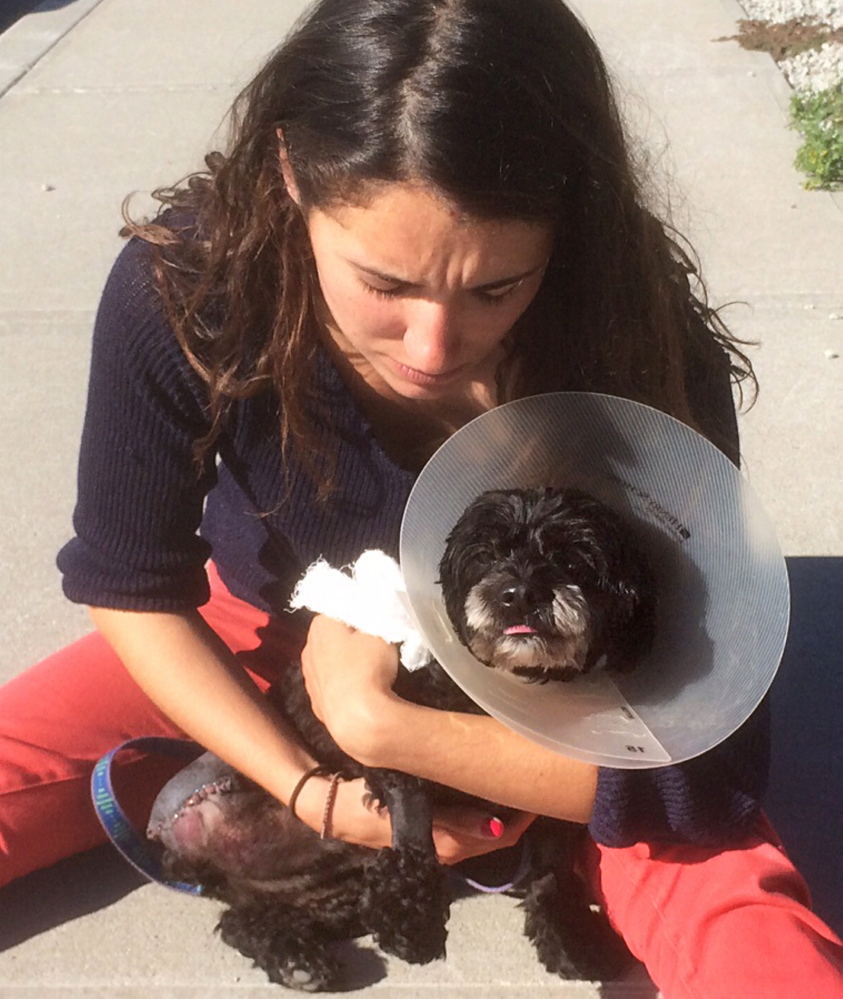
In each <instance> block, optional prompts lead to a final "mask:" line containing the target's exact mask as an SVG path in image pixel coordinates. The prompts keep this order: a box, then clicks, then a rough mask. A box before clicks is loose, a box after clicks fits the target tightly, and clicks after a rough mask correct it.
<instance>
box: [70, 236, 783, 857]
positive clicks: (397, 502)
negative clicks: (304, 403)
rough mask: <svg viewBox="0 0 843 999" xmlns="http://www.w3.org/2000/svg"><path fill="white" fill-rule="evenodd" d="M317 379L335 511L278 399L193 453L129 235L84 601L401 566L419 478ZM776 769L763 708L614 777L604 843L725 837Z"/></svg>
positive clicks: (111, 320)
mask: <svg viewBox="0 0 843 999" xmlns="http://www.w3.org/2000/svg"><path fill="white" fill-rule="evenodd" d="M316 383H317V384H316V388H317V391H318V393H319V395H320V397H321V400H322V402H323V403H324V404H326V406H323V407H322V408H323V409H325V411H326V412H328V413H329V415H330V419H329V420H327V421H326V420H323V421H322V422H321V423H319V424H317V428H318V432H319V433H320V434H321V435H323V437H324V440H325V443H326V444H328V445H329V446H330V445H336V453H337V456H338V457H337V465H336V471H335V478H336V486H337V488H336V490H335V492H334V493H333V495H332V496H331V497H330V498H329V500H328V501H327V502H324V503H320V502H317V500H316V491H315V487H314V485H313V483H312V481H311V478H310V476H309V475H308V474H307V472H306V471H305V469H304V468H303V467H302V466H301V465H300V464H299V463H298V462H297V461H296V458H295V455H291V456H289V457H288V459H287V460H286V461H285V462H284V463H282V460H281V447H280V440H279V435H278V400H277V398H276V397H275V396H274V395H273V394H272V393H270V392H266V393H265V394H263V395H261V396H258V397H256V398H253V399H249V400H244V401H241V402H238V403H236V404H235V406H234V408H233V410H232V412H231V416H230V419H228V421H227V423H226V426H225V428H224V431H223V433H222V435H221V437H220V438H219V440H218V442H217V447H216V453H215V454H211V455H209V456H208V459H207V460H206V462H205V465H204V468H203V469H201V471H198V470H197V468H196V465H195V463H194V459H193V445H194V442H195V441H196V439H197V438H198V437H200V436H201V435H203V434H204V433H206V432H207V430H208V415H207V413H208V405H207V390H206V387H205V385H204V383H203V381H202V380H201V378H200V377H199V376H198V375H197V373H196V372H195V371H194V370H193V369H192V368H191V366H190V364H189V363H188V361H187V360H186V358H185V356H184V354H183V353H182V351H181V349H180V347H179V346H178V344H177V342H176V339H175V336H174V334H173V331H172V328H171V327H170V325H169V323H168V321H167V319H166V317H165V315H164V311H163V307H162V303H161V301H160V298H159V295H158V293H157V291H156V288H155V284H154V279H153V275H152V266H151V251H150V248H149V246H148V245H147V244H145V243H143V242H141V241H139V240H132V241H131V242H130V243H128V244H127V246H126V247H125V248H124V250H123V252H122V253H121V254H120V256H119V258H118V260H117V262H116V264H115V266H114V268H113V270H112V273H111V275H110V277H109V280H108V282H107V285H106V288H105V291H104V293H103V297H102V301H101V303H100V307H99V311H98V314H97V321H96V326H95V330H94V341H93V354H92V361H91V376H90V387H89V395H88V406H87V412H86V417H85V425H84V431H83V436H82V445H81V453H80V462H79V492H78V500H77V505H76V510H75V513H74V529H75V532H76V537H75V538H74V539H73V540H72V541H70V542H69V543H68V544H67V545H66V546H65V547H64V548H63V549H62V551H61V552H60V553H59V558H58V564H59V568H60V569H61V571H62V573H63V574H64V590H65V593H66V595H67V596H68V597H69V599H71V600H73V601H76V602H80V603H85V604H92V605H97V606H102V607H114V608H121V609H126V610H148V611H152V610H157V611H183V610H187V609H192V608H195V607H197V606H201V605H202V604H203V603H205V602H206V601H207V599H208V596H209V590H208V581H207V576H206V573H205V563H206V561H207V560H208V558H209V557H211V556H212V557H213V560H214V562H215V563H216V565H217V567H218V569H219V572H220V575H221V577H222V579H223V580H224V582H225V583H226V585H227V586H228V588H229V589H230V590H231V592H232V593H234V594H235V596H238V597H240V598H242V599H244V600H246V601H248V602H250V603H252V604H253V605H255V606H257V607H260V608H262V609H264V610H267V611H269V612H271V613H280V612H281V611H282V610H283V608H284V607H285V606H286V604H287V601H288V599H289V595H290V593H291V590H292V587H293V585H294V584H295V582H296V581H297V580H298V579H299V578H300V576H301V575H302V573H303V572H304V570H305V569H306V568H307V566H308V565H310V564H311V563H312V562H314V561H315V560H316V559H317V558H320V557H321V558H325V559H327V561H328V562H329V563H330V564H332V565H345V564H347V563H349V562H352V561H354V560H355V559H356V558H357V557H358V556H359V555H360V553H361V552H362V551H364V550H366V549H368V548H381V549H383V550H385V551H387V552H389V553H390V554H392V555H394V556H396V557H397V554H398V538H399V530H400V524H401V516H402V513H403V510H404V506H405V503H406V501H407V497H408V495H409V492H410V489H411V487H412V485H413V481H414V477H415V475H414V473H413V472H410V471H408V470H406V469H403V468H401V467H399V466H398V465H396V464H395V462H394V461H393V460H392V459H391V458H390V457H388V456H387V454H386V453H385V452H384V451H383V449H382V448H381V446H380V445H379V444H378V441H377V440H376V438H375V437H374V435H373V433H372V430H371V428H370V427H369V425H368V424H367V422H366V420H365V419H364V417H363V416H362V414H361V412H360V411H359V409H358V408H357V406H356V404H355V402H354V399H353V397H352V396H351V394H350V393H349V392H348V390H347V389H346V387H345V385H344V383H343V382H342V380H341V378H340V376H339V373H338V372H337V370H336V369H335V367H334V366H333V364H332V362H331V361H330V359H329V358H328V356H327V354H323V356H321V358H320V360H319V364H318V371H317V379H316ZM688 384H689V390H690V391H691V394H692V402H694V394H696V396H697V405H698V407H699V410H700V416H699V419H700V422H701V424H702V425H703V426H704V427H705V426H706V419H708V426H709V427H711V428H712V433H713V434H717V435H720V436H721V437H722V434H723V428H724V426H725V427H726V429H727V431H728V436H729V438H730V439H731V441H732V442H733V448H732V450H733V452H736V450H737V438H736V427H735V426H734V408H733V405H732V402H731V393H730V389H729V383H728V372H727V369H726V367H725V366H724V365H720V368H719V370H715V369H714V368H711V366H710V365H708V366H705V367H702V366H701V367H700V368H699V370H696V371H693V372H690V373H689V380H688ZM586 387H587V386H586ZM285 466H286V467H285ZM766 768H767V719H766V711H765V709H764V708H763V707H762V709H760V710H759V712H757V713H756V715H755V716H754V717H753V718H752V719H751V720H750V721H749V722H748V723H747V724H746V725H745V726H743V728H742V729H741V730H739V731H738V732H737V733H735V735H733V736H732V737H731V738H730V739H728V740H727V741H726V742H725V743H723V744H721V745H720V746H718V747H717V748H715V749H713V750H711V751H710V752H708V753H706V754H705V755H704V756H702V757H700V758H698V759H696V760H692V761H690V762H687V763H684V764H679V765H676V766H669V767H660V768H656V769H653V770H643V771H625V770H614V769H608V768H601V770H600V775H599V780H598V791H597V802H596V806H595V810H594V814H593V818H592V822H591V826H590V828H591V832H592V835H593V836H594V837H595V839H597V840H598V841H599V842H602V843H604V844H606V845H609V846H621V845H629V844H631V843H633V842H638V841H642V840H651V841H652V840H660V841H684V842H697V843H718V844H723V845H727V844H728V843H729V842H731V841H734V840H736V839H738V838H740V837H741V836H742V835H743V834H744V833H745V831H746V829H747V827H748V825H749V824H750V823H751V821H752V819H753V818H754V816H755V815H756V813H757V811H758V808H759V799H760V796H761V794H762V791H763V787H764V784H765V779H766Z"/></svg>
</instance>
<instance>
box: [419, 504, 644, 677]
mask: <svg viewBox="0 0 843 999" xmlns="http://www.w3.org/2000/svg"><path fill="white" fill-rule="evenodd" d="M629 535H630V531H629V528H628V527H627V525H626V524H625V522H624V521H623V520H622V518H621V517H620V516H619V515H618V514H616V513H615V512H614V511H612V510H611V509H609V508H608V507H606V506H605V505H604V504H602V503H600V502H598V501H597V500H595V499H594V498H592V497H591V496H588V495H586V494H585V493H582V492H579V491H577V490H572V489H568V490H551V489H534V490H495V491H491V492H487V493H483V494H482V495H481V496H480V497H478V498H477V499H476V500H475V501H474V502H473V503H472V504H471V505H470V506H469V507H468V508H467V509H466V511H465V512H464V513H463V515H462V517H461V518H460V519H459V521H458V522H457V524H456V526H455V527H454V529H453V531H452V532H451V534H450V535H449V536H448V539H447V543H446V549H445V554H444V555H443V557H442V561H441V562H440V565H439V573H440V582H441V584H442V591H443V595H444V599H445V607H446V610H447V612H448V616H449V617H450V619H451V623H452V625H453V626H454V629H455V630H456V632H457V635H458V637H459V638H460V640H461V641H462V642H463V644H464V645H466V646H467V647H468V648H469V649H470V650H471V652H472V654H473V655H474V656H475V658H477V659H478V660H479V661H480V662H481V663H484V664H485V665H487V666H490V667H493V668H495V669H501V670H509V671H510V672H512V673H515V674H516V675H518V676H523V677H525V678H527V679H530V680H549V679H558V680H570V679H573V678H574V677H576V676H579V675H581V674H583V673H587V672H588V671H589V670H590V669H592V668H593V667H594V666H595V665H597V664H601V665H602V664H603V663H604V662H605V665H606V667H607V668H609V669H615V670H620V671H626V670H629V669H631V668H633V667H634V666H635V665H636V664H637V662H638V660H639V658H640V657H641V655H642V654H643V653H644V652H646V650H647V649H648V648H649V646H650V644H651V642H652V637H653V628H654V618H655V586H654V583H653V579H652V574H651V572H650V569H649V566H648V564H647V562H646V559H645V558H644V556H643V554H642V553H641V552H640V551H639V550H638V549H637V548H636V547H635V545H634V544H633V543H632V541H631V539H630V536H629Z"/></svg>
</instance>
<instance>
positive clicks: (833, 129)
mask: <svg viewBox="0 0 843 999" xmlns="http://www.w3.org/2000/svg"><path fill="white" fill-rule="evenodd" d="M790 117H791V126H792V127H793V128H795V129H796V130H797V131H798V132H801V133H802V136H803V138H804V142H803V144H802V146H801V147H800V149H799V151H798V152H797V154H796V160H795V163H796V167H797V169H799V170H801V171H802V172H803V173H804V174H805V175H806V176H807V180H806V181H805V187H807V188H810V189H818V188H821V189H823V190H839V189H841V188H843V83H838V84H836V85H835V86H834V87H830V88H829V89H828V90H821V91H819V92H818V93H796V94H794V95H793V97H792V98H791V100H790Z"/></svg>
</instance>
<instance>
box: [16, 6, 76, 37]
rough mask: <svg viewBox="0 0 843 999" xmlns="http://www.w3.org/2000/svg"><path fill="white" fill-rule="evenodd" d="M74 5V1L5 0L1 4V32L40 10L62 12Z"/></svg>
mask: <svg viewBox="0 0 843 999" xmlns="http://www.w3.org/2000/svg"><path fill="white" fill-rule="evenodd" d="M72 3H73V0H3V2H2V4H0V32H3V31H5V30H6V28H11V26H12V25H13V24H14V23H15V21H19V20H20V19H21V18H22V17H23V16H24V14H35V13H38V11H39V10H41V11H46V10H61V8H62V7H68V6H70V4H72Z"/></svg>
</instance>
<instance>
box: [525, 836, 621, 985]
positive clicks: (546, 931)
mask: <svg viewBox="0 0 843 999" xmlns="http://www.w3.org/2000/svg"><path fill="white" fill-rule="evenodd" d="M535 825H536V827H537V828H536V829H535V831H534V839H531V844H532V845H533V848H534V850H535V851H536V854H537V856H536V858H535V860H536V867H537V876H536V879H535V880H534V881H533V882H532V883H531V885H530V887H529V888H528V890H527V894H526V896H525V898H524V900H523V902H522V903H521V906H522V908H523V909H524V911H525V917H526V918H525V921H524V932H525V934H526V935H527V937H528V938H529V939H530V940H531V941H532V943H533V945H534V946H535V948H536V953H537V955H538V958H539V960H540V961H541V963H542V964H543V965H544V967H545V968H547V970H548V971H551V972H554V973H555V974H558V975H560V976H561V977H562V978H566V979H578V978H581V979H586V980H589V981H611V980H612V979H615V978H617V977H618V976H619V975H620V974H621V973H622V972H623V971H624V969H625V968H627V967H628V966H629V964H630V963H631V962H632V960H633V958H632V955H631V954H630V953H629V950H628V949H627V947H626V944H625V943H624V942H623V940H622V939H621V937H620V936H618V934H617V933H616V932H615V931H614V929H613V928H612V926H611V924H610V923H609V920H608V919H607V918H606V916H605V914H604V913H603V912H602V911H600V910H595V909H594V908H592V905H591V899H590V898H589V895H588V891H587V889H586V886H585V884H584V882H583V881H582V879H581V878H580V877H579V876H578V875H577V874H576V873H575V872H574V857H573V845H574V843H575V842H576V838H575V837H576V836H577V835H578V833H577V831H576V830H575V829H574V827H567V826H565V825H564V824H562V823H558V822H555V821H554V820H551V819H546V820H542V819H539V820H537V822H536V823H535Z"/></svg>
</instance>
